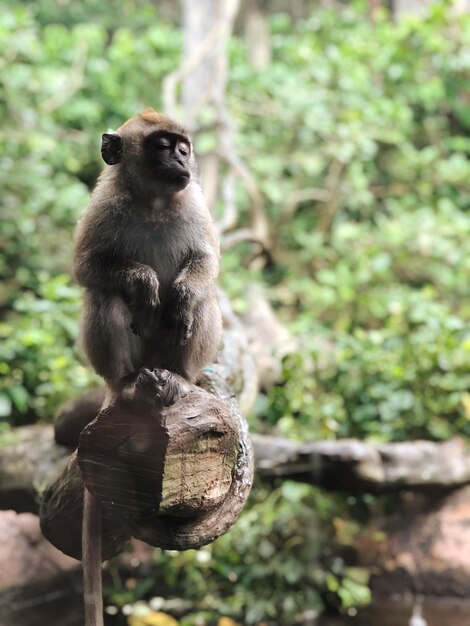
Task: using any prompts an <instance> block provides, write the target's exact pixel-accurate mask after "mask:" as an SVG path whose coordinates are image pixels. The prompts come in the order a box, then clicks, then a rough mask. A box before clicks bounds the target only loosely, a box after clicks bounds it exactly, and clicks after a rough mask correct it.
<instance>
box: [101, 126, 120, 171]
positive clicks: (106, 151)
mask: <svg viewBox="0 0 470 626" xmlns="http://www.w3.org/2000/svg"><path fill="white" fill-rule="evenodd" d="M101 156H102V157H103V161H104V162H105V163H107V164H108V165H116V163H119V162H120V161H121V157H122V139H121V137H120V136H119V135H117V134H116V133H103V135H101Z"/></svg>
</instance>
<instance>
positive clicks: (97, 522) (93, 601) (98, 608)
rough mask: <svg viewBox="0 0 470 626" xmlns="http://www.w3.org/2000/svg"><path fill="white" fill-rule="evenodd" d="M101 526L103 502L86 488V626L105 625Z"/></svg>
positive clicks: (84, 531) (84, 514)
mask: <svg viewBox="0 0 470 626" xmlns="http://www.w3.org/2000/svg"><path fill="white" fill-rule="evenodd" d="M101 525H102V522H101V502H100V500H99V499H98V498H97V497H96V496H94V495H93V494H91V493H90V492H89V491H88V489H87V488H86V487H85V489H84V494H83V526H82V567H83V597H84V601H85V626H103V625H104V622H103V589H102V580H101Z"/></svg>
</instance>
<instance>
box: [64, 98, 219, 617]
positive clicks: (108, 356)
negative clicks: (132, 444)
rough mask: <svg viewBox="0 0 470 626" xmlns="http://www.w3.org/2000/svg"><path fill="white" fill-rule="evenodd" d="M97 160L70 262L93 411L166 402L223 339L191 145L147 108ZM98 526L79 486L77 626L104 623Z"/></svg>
mask: <svg viewBox="0 0 470 626" xmlns="http://www.w3.org/2000/svg"><path fill="white" fill-rule="evenodd" d="M101 155H102V157H103V160H104V162H105V164H106V165H105V168H104V170H103V172H102V174H101V175H100V177H99V179H98V182H97V184H96V187H95V189H94V191H93V193H92V195H91V199H90V203H89V205H88V208H87V210H86V211H85V213H84V215H83V217H82V218H81V220H80V222H79V224H78V228H77V232H76V242H75V249H74V255H73V274H74V276H75V278H76V280H77V282H78V283H79V285H81V286H82V287H84V288H85V297H84V303H83V307H82V324H81V327H82V331H81V332H82V339H83V346H84V349H85V353H86V355H87V357H88V359H89V361H90V363H91V365H92V367H93V368H94V369H95V371H96V372H97V373H98V374H99V375H100V376H102V377H103V378H104V380H105V382H106V386H107V389H108V393H107V397H106V398H105V400H104V404H103V407H104V406H105V405H108V404H109V403H111V402H112V401H113V398H114V399H116V398H117V397H118V396H119V394H121V393H124V394H125V395H126V397H127V398H129V399H131V401H132V402H137V403H138V402H142V401H143V402H163V403H166V402H168V403H171V402H172V401H174V399H175V398H176V397H178V396H180V395H181V394H184V393H186V388H185V384H186V383H185V382H184V381H187V382H188V383H191V382H194V381H195V380H196V378H197V375H198V374H199V372H200V370H201V368H202V367H203V366H204V365H206V364H208V363H209V362H211V361H212V360H213V359H214V357H215V355H216V353H217V350H218V347H219V343H220V340H221V336H222V318H221V312H220V308H219V305H218V301H217V296H216V291H215V280H216V278H217V275H218V271H219V245H218V242H217V237H216V233H215V227H214V224H213V222H212V219H211V216H210V213H209V210H208V208H207V205H206V203H205V201H204V196H203V193H202V189H201V187H200V185H199V183H198V181H197V169H196V161H195V157H194V154H193V150H192V144H191V141H190V139H189V136H188V133H187V131H186V129H185V128H184V127H183V126H182V125H180V124H179V123H177V122H175V121H173V120H171V119H170V118H168V117H166V116H165V115H162V114H161V113H157V112H156V111H154V110H153V109H146V110H145V111H144V112H143V113H141V114H139V115H137V116H136V117H133V118H131V119H129V120H128V121H127V122H125V123H124V124H123V125H122V126H120V127H119V128H118V130H117V131H116V132H115V133H104V134H103V135H102V141H101ZM168 372H171V373H173V374H177V375H179V376H181V377H182V380H180V379H174V377H173V378H171V377H170V374H169V373H168ZM175 380H177V381H178V382H177V383H176V382H174V381H175ZM163 389H164V390H165V391H164V392H163ZM100 519H101V504H100V501H99V500H98V498H96V497H95V496H94V495H93V494H91V493H90V492H89V491H88V490H87V489H86V488H85V490H84V513H83V529H82V557H83V571H84V588H85V623H86V626H102V624H103V612H102V602H101V576H100V568H101V560H100V556H99V555H100V553H101V547H100V545H101V544H100V542H101V530H100V525H99V520H100Z"/></svg>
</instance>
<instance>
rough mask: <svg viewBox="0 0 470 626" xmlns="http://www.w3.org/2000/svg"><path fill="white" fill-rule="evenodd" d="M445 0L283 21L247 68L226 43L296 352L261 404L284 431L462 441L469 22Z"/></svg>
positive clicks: (467, 359) (468, 354)
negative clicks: (421, 14)
mask: <svg viewBox="0 0 470 626" xmlns="http://www.w3.org/2000/svg"><path fill="white" fill-rule="evenodd" d="M444 5H445V3H441V4H440V5H436V6H435V7H434V8H433V10H432V11H431V13H430V15H429V16H428V17H427V18H426V19H417V18H411V19H409V20H408V21H402V22H400V23H399V24H395V23H393V22H392V21H391V20H390V19H389V16H388V15H386V14H385V13H384V14H382V15H379V19H378V21H377V22H376V23H374V24H371V23H370V22H369V21H368V20H367V19H366V18H365V17H364V15H360V14H358V13H357V12H356V11H355V10H353V9H346V10H344V11H343V12H341V13H339V14H338V12H337V11H333V12H329V11H324V10H322V11H317V12H315V14H314V15H313V16H312V17H311V18H310V19H308V20H307V21H305V22H304V23H302V24H300V25H298V24H297V25H294V24H292V23H291V22H290V20H289V18H287V17H286V16H279V17H278V18H276V19H274V20H273V30H274V36H273V46H274V60H273V63H272V64H271V66H270V67H269V68H268V69H267V70H266V71H264V72H262V73H258V74H256V73H254V72H253V71H250V70H247V67H246V63H244V50H243V48H242V46H241V45H239V44H238V45H235V44H234V58H235V59H236V61H237V63H235V65H234V70H233V73H232V85H231V90H230V94H231V96H232V100H231V102H232V107H233V110H234V114H235V115H236V116H237V119H238V123H239V129H240V136H239V145H240V151H241V152H242V153H243V154H244V157H245V159H246V160H247V161H248V162H249V164H250V167H251V169H252V171H254V172H255V173H256V176H257V180H258V182H259V185H260V187H261V188H262V190H263V192H264V196H265V199H266V203H267V211H268V212H269V219H270V223H271V225H272V234H273V237H274V241H275V243H274V249H273V250H272V251H271V252H272V257H273V260H274V266H271V267H270V268H269V270H268V271H266V272H265V278H266V280H267V281H269V282H270V284H271V290H270V294H271V296H272V299H273V301H274V302H275V303H276V304H277V305H278V307H279V312H280V314H281V316H283V318H284V320H285V321H286V322H288V323H290V326H291V328H292V329H293V331H294V332H295V333H296V334H297V335H298V336H300V337H301V345H302V348H301V349H300V350H299V353H298V354H296V355H293V356H292V357H291V358H289V359H287V361H286V363H285V376H286V382H285V384H284V385H281V386H278V387H277V388H275V389H273V390H270V391H269V392H268V394H267V397H266V398H264V400H263V402H260V403H259V404H258V406H259V407H260V411H261V413H262V415H263V417H264V418H265V419H266V421H267V422H268V424H271V425H272V424H274V423H278V424H279V428H280V430H281V431H282V432H283V433H285V434H288V435H290V436H293V435H294V434H296V435H297V436H298V437H301V438H305V437H306V436H313V437H335V436H360V437H369V438H374V439H379V440H382V439H406V438H413V437H418V436H419V437H431V438H446V437H449V436H451V435H452V434H454V433H466V434H470V422H469V420H468V415H466V413H465V410H464V403H463V401H464V398H465V396H464V392H465V390H466V389H468V387H469V382H470V351H469V338H470V335H469V328H468V323H467V322H468V319H469V317H470V290H469V287H468V275H469V271H470V237H469V235H470V214H469V212H468V207H469V205H470V191H469V187H468V180H469V176H470V161H469V159H468V156H469V152H470V140H469V138H468V130H469V125H468V115H466V114H465V112H464V107H462V103H463V101H464V100H465V95H464V94H465V93H466V89H467V87H468V71H469V68H470V60H469V56H468V41H469V36H470V20H469V18H468V16H466V17H463V18H462V17H461V18H460V19H459V21H456V20H455V19H454V18H453V17H452V14H451V12H450V11H447V10H445V6H444ZM293 68H295V70H294V69H293ZM247 137H250V141H247V140H246V138H247ZM299 190H300V193H299ZM243 280H246V277H238V278H237V282H238V283H239V284H243ZM237 282H236V283H235V286H232V281H231V277H230V276H228V277H227V279H226V285H227V288H228V289H229V290H232V293H236V288H237Z"/></svg>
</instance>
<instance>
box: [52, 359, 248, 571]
mask: <svg viewBox="0 0 470 626" xmlns="http://www.w3.org/2000/svg"><path fill="white" fill-rule="evenodd" d="M146 372H147V373H145V374H144V375H143V377H142V376H141V378H139V379H138V380H137V382H136V383H135V384H134V385H133V386H132V385H131V386H130V387H129V388H128V389H126V390H124V391H123V392H122V393H120V394H118V395H117V396H116V397H115V398H113V400H112V401H111V403H110V404H109V405H108V406H107V407H105V408H104V409H103V410H102V411H101V412H100V413H99V415H98V416H97V417H96V418H95V419H94V420H93V421H92V422H90V423H89V424H88V425H87V426H86V427H85V428H84V429H83V431H82V433H81V435H80V444H79V447H78V451H77V453H76V455H74V456H72V458H71V460H70V463H69V465H68V467H67V468H66V470H65V471H64V473H63V474H62V476H61V477H60V478H59V480H58V481H57V482H56V483H55V484H54V485H52V486H51V487H50V488H49V489H48V491H47V492H46V494H45V496H44V499H43V502H42V506H41V512H40V516H41V526H42V528H43V532H44V534H45V536H46V537H47V538H48V539H49V541H51V543H53V544H54V545H55V546H56V547H58V548H59V549H60V550H62V551H63V552H65V553H66V554H69V555H70V556H74V557H75V558H80V556H81V517H82V514H81V513H82V508H83V490H84V487H85V486H86V487H87V489H88V490H89V491H90V492H91V493H92V494H93V495H94V496H96V497H97V498H99V500H100V501H101V504H102V510H103V533H102V558H103V560H104V559H107V558H110V557H111V556H113V555H115V554H117V553H118V552H119V551H120V550H121V549H122V547H123V545H124V543H125V542H126V541H127V540H128V539H130V537H131V536H134V537H137V538H139V539H143V540H144V541H147V543H150V544H151V545H154V546H158V547H162V548H167V549H176V550H185V549H189V548H198V547H200V546H202V545H205V544H206V543H209V542H210V541H213V540H214V539H215V538H216V537H218V536H219V535H220V534H222V533H224V532H226V531H227V530H228V528H229V527H230V526H231V525H232V524H233V522H234V521H235V520H236V519H237V517H238V515H239V513H240V511H241V509H242V508H243V505H244V503H245V501H246V499H247V497H248V494H249V491H250V488H251V483H252V475H253V452H252V447H251V442H250V440H249V436H248V432H247V427H246V422H245V420H244V418H243V416H242V415H241V413H240V411H239V409H238V405H237V402H236V401H235V399H234V398H233V394H232V393H231V392H230V389H229V388H228V387H227V386H226V385H225V383H224V382H223V381H222V379H220V378H219V377H218V376H217V374H215V372H214V371H208V372H207V373H206V374H204V376H203V384H204V386H205V388H206V389H209V390H210V391H205V390H204V389H202V388H201V387H197V386H195V385H189V384H188V383H186V382H185V381H184V380H183V379H180V377H178V376H176V375H173V374H170V373H168V372H163V373H162V371H157V370H156V371H155V374H152V373H148V371H146ZM152 377H153V378H152ZM156 381H157V382H156ZM129 389H130V391H129ZM142 389H143V390H144V392H142ZM136 390H137V391H136ZM80 470H81V471H80Z"/></svg>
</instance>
